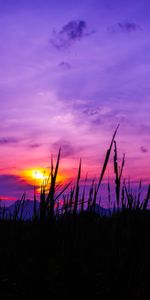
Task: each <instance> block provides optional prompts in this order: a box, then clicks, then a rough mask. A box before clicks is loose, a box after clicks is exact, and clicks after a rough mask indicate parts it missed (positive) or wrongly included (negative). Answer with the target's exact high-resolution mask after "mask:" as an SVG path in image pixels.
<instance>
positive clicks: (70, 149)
mask: <svg viewBox="0 0 150 300" xmlns="http://www.w3.org/2000/svg"><path fill="white" fill-rule="evenodd" d="M60 147H61V157H68V156H72V155H74V154H77V152H78V151H79V150H80V149H77V147H74V146H72V144H71V143H70V142H69V141H67V140H63V139H60V140H58V141H56V142H55V143H53V144H52V152H53V151H54V152H58V150H59V148H60Z"/></svg>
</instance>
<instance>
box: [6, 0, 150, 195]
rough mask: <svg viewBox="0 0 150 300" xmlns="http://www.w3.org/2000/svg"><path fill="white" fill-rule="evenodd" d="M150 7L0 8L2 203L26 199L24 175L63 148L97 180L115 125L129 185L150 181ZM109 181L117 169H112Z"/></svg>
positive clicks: (42, 0)
mask: <svg viewBox="0 0 150 300" xmlns="http://www.w3.org/2000/svg"><path fill="white" fill-rule="evenodd" d="M149 11H150V3H149V1H145V0H143V1H140V0H137V1H132V0H130V1H129V0H126V1H125V0H124V1H119V0H118V1H110V0H109V1H107V0H103V1H100V0H93V1H92V0H80V1H78V0H76V1H70V0H55V1H52V0H0V38H1V43H0V104H1V109H0V119H1V129H0V174H1V175H0V177H1V178H0V179H1V186H0V196H1V198H3V197H4V196H5V197H8V198H9V197H19V196H20V195H21V193H22V191H24V190H31V188H32V185H31V183H29V184H26V183H25V181H24V180H25V178H23V175H22V174H23V172H24V170H28V169H34V168H45V167H47V166H48V165H49V164H50V154H51V152H52V153H54V154H56V153H57V151H58V148H59V146H60V145H61V146H62V161H61V165H62V173H64V174H69V175H68V176H71V175H72V174H75V173H76V170H77V166H78V161H79V157H82V158H83V168H84V170H85V172H86V171H87V169H88V171H89V174H90V176H93V174H95V175H97V174H98V171H99V170H100V166H101V163H102V160H103V158H104V155H105V151H106V149H107V147H108V145H109V142H110V139H111V136H112V133H113V131H114V129H115V128H116V126H117V124H118V123H120V128H119V131H118V134H117V142H118V148H119V154H120V158H121V157H122V154H123V153H124V152H125V153H126V167H125V173H124V175H125V176H126V177H128V176H129V175H130V177H131V178H132V179H133V180H134V181H137V180H139V179H142V180H143V181H144V182H148V181H149V179H150V175H149V169H150V155H149V154H150V147H149V146H150V84H149V81H150V18H149ZM110 173H111V167H110Z"/></svg>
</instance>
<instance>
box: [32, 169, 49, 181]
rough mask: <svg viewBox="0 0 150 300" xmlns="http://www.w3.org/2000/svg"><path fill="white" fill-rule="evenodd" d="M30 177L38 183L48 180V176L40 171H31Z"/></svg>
mask: <svg viewBox="0 0 150 300" xmlns="http://www.w3.org/2000/svg"><path fill="white" fill-rule="evenodd" d="M32 177H33V178H34V179H35V180H39V181H45V180H47V179H48V174H46V173H45V171H43V172H42V171H41V170H32Z"/></svg>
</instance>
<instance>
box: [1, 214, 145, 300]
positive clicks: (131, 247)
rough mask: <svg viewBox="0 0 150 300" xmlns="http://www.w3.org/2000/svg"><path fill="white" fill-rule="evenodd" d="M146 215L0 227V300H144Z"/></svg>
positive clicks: (9, 223)
mask: <svg viewBox="0 0 150 300" xmlns="http://www.w3.org/2000/svg"><path fill="white" fill-rule="evenodd" d="M148 295H150V214H149V212H139V213H138V212H136V213H134V212H132V213H131V212H129V213H126V214H122V215H121V214H120V215H118V216H117V215H116V216H112V217H111V218H106V217H103V218H102V217H99V216H96V215H94V214H87V213H86V214H85V215H84V214H82V215H80V216H76V217H73V216H67V217H66V218H65V217H64V218H62V219H61V220H59V221H57V222H55V221H54V222H53V224H39V223H34V222H28V223H27V222H26V223H25V222H23V221H22V222H19V221H18V222H13V221H1V222H0V298H1V299H4V297H6V296H7V297H13V296H14V297H19V298H20V299H29V298H30V297H31V296H32V297H33V296H35V297H38V298H40V299H63V298H64V299H73V298H75V299H78V298H79V297H82V299H83V297H84V299H86V297H90V299H94V298H95V299H104V298H105V297H106V296H108V297H111V298H112V297H113V296H115V297H116V298H120V299H122V298H124V297H125V298H126V299H127V298H131V297H132V299H136V300H137V299H145V297H147V296H148Z"/></svg>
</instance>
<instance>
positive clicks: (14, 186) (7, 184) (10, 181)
mask: <svg viewBox="0 0 150 300" xmlns="http://www.w3.org/2000/svg"><path fill="white" fill-rule="evenodd" d="M0 182H1V185H0V194H3V193H4V192H6V191H10V192H12V194H13V192H14V191H21V192H24V191H27V190H33V186H32V185H31V184H29V183H27V182H26V181H25V180H24V179H22V178H20V177H19V176H16V175H9V174H2V175H0Z"/></svg>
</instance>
